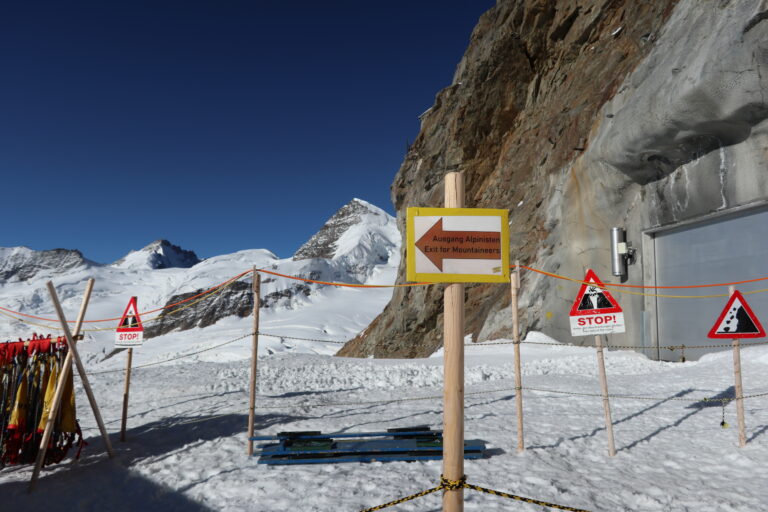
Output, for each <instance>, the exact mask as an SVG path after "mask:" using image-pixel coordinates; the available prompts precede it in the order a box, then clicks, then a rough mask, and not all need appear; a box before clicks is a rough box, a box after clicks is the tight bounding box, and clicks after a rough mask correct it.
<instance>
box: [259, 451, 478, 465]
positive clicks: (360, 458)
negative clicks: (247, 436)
mask: <svg viewBox="0 0 768 512" xmlns="http://www.w3.org/2000/svg"><path fill="white" fill-rule="evenodd" d="M482 456H483V454H482V453H477V452H475V453H467V452H465V453H464V458H465V459H479V458H481V457H482ZM442 458H443V454H442V453H435V454H431V455H414V454H399V455H394V454H393V455H375V454H372V455H364V454H359V455H342V456H337V457H323V458H311V459H300V458H299V459H283V458H278V459H273V458H265V457H261V458H260V459H259V460H258V463H259V464H269V465H281V466H285V465H292V464H328V463H333V462H394V461H405V462H408V461H418V460H441V459H442Z"/></svg>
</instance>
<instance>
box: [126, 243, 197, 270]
mask: <svg viewBox="0 0 768 512" xmlns="http://www.w3.org/2000/svg"><path fill="white" fill-rule="evenodd" d="M198 263H200V259H199V258H198V257H197V254H195V253H194V252H193V251H187V250H185V249H182V248H181V247H179V246H178V245H173V244H172V243H170V242H169V241H168V240H155V241H154V242H152V243H151V244H149V245H148V246H146V247H144V248H143V249H140V250H138V251H131V252H130V253H128V255H127V256H125V257H124V258H122V259H120V260H118V261H116V262H115V263H113V265H114V266H115V267H118V268H151V269H162V268H190V267H193V266H194V265H197V264H198Z"/></svg>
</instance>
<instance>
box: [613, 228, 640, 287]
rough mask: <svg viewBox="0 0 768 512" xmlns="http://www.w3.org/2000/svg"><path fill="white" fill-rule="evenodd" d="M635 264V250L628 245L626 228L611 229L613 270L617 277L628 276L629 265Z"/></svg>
mask: <svg viewBox="0 0 768 512" xmlns="http://www.w3.org/2000/svg"><path fill="white" fill-rule="evenodd" d="M634 262H635V249H634V248H633V247H630V246H629V245H627V232H626V231H625V230H624V228H611V270H612V273H613V275H615V276H622V277H623V276H626V275H627V265H631V264H632V263H634Z"/></svg>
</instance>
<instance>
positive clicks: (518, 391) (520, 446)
mask: <svg viewBox="0 0 768 512" xmlns="http://www.w3.org/2000/svg"><path fill="white" fill-rule="evenodd" d="M511 283H512V341H513V342H514V350H515V408H516V410H517V453H522V452H523V451H525V442H524V440H523V375H522V373H521V368H520V318H519V315H518V310H517V308H518V303H517V301H518V294H519V293H520V261H519V260H518V261H515V271H514V272H513V273H512V279H511Z"/></svg>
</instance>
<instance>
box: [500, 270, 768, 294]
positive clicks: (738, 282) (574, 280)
mask: <svg viewBox="0 0 768 512" xmlns="http://www.w3.org/2000/svg"><path fill="white" fill-rule="evenodd" d="M514 267H515V265H510V268H514ZM520 268H524V269H526V270H530V271H531V272H536V273H539V274H543V275H545V276H549V277H554V278H556V279H563V280H565V281H573V282H575V283H583V284H589V283H586V282H584V281H582V280H581V279H574V278H571V277H565V276H561V275H558V274H554V273H552V272H547V271H544V270H539V269H537V268H533V267H527V266H525V265H520ZM766 280H768V277H758V278H757V279H747V280H745V281H734V282H733V283H716V284H691V285H681V286H646V285H642V284H618V283H603V285H604V286H606V287H609V286H620V287H622V288H654V289H657V290H660V289H665V288H666V289H671V288H676V289H681V288H714V287H720V286H722V287H726V286H735V285H737V284H745V283H756V282H758V281H766Z"/></svg>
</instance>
